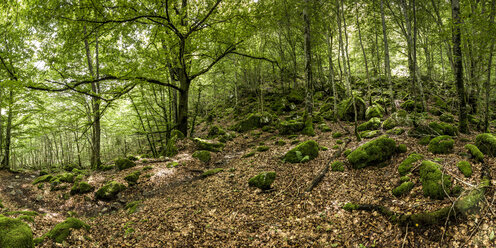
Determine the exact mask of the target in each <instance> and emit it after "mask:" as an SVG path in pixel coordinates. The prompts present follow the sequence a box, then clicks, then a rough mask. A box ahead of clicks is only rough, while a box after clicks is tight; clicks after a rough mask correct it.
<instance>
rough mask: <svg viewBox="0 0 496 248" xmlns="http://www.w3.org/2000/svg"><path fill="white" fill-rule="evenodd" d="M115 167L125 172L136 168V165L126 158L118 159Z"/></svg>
mask: <svg viewBox="0 0 496 248" xmlns="http://www.w3.org/2000/svg"><path fill="white" fill-rule="evenodd" d="M115 166H117V168H118V169H119V170H125V169H129V168H131V167H134V166H136V163H134V162H133V161H131V160H129V159H127V158H119V159H117V160H115Z"/></svg>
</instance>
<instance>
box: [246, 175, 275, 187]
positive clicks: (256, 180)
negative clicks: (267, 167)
mask: <svg viewBox="0 0 496 248" xmlns="http://www.w3.org/2000/svg"><path fill="white" fill-rule="evenodd" d="M275 179H276V173H275V172H274V171H269V172H262V173H260V174H258V175H256V176H254V177H252V178H250V180H249V181H248V185H249V186H250V187H257V188H259V189H261V190H268V189H270V188H271V185H272V183H273V182H274V180H275Z"/></svg>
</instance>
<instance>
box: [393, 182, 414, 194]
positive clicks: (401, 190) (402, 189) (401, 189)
mask: <svg viewBox="0 0 496 248" xmlns="http://www.w3.org/2000/svg"><path fill="white" fill-rule="evenodd" d="M413 186H414V184H413V183H412V182H403V183H402V184H401V185H400V186H398V187H396V188H394V189H393V195H394V196H396V197H399V196H403V195H406V194H408V193H409V192H410V191H411V190H412V189H413Z"/></svg>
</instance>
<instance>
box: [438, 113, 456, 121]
mask: <svg viewBox="0 0 496 248" xmlns="http://www.w3.org/2000/svg"><path fill="white" fill-rule="evenodd" d="M439 120H441V121H443V122H448V123H453V122H455V116H453V115H452V114H450V113H444V114H442V115H441V116H439Z"/></svg>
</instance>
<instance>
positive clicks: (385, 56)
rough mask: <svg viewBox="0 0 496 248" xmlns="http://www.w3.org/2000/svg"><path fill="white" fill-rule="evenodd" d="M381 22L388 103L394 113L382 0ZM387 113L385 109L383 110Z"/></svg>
mask: <svg viewBox="0 0 496 248" xmlns="http://www.w3.org/2000/svg"><path fill="white" fill-rule="evenodd" d="M381 20H382V35H383V37H384V38H383V39H384V64H385V67H386V78H387V82H388V85H389V93H390V95H389V101H390V102H391V112H396V105H395V104H394V91H393V82H392V81H391V66H390V64H389V47H388V40H387V33H386V18H385V17H384V0H381ZM385 109H386V111H387V107H386V108H385Z"/></svg>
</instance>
